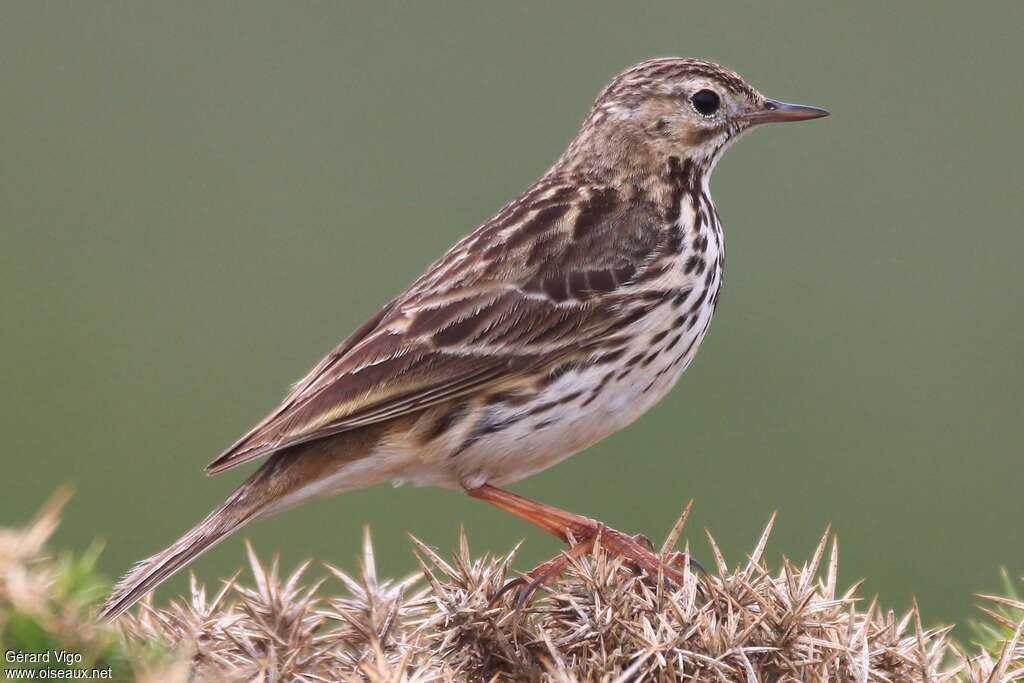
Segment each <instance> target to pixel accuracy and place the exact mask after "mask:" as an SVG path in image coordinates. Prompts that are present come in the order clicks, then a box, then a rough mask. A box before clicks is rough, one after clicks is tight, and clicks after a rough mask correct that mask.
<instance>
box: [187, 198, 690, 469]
mask: <svg viewBox="0 0 1024 683" xmlns="http://www.w3.org/2000/svg"><path fill="white" fill-rule="evenodd" d="M609 193H612V191H611V190H607V191H601V190H594V189H591V190H589V191H585V190H578V189H575V186H570V185H562V186H558V185H549V186H545V185H543V184H539V185H537V186H534V188H531V190H529V191H527V192H526V193H524V194H523V195H522V196H521V197H520V198H519V199H517V200H516V201H514V202H512V203H511V204H509V205H508V206H507V207H506V208H505V209H503V210H502V212H500V213H499V214H498V215H497V216H495V217H494V218H493V219H491V220H490V221H488V222H487V223H484V224H483V225H482V226H480V227H479V228H478V229H477V230H476V231H474V232H473V233H471V234H470V235H469V236H467V237H466V238H465V239H463V240H462V241H461V242H459V243H458V244H456V245H455V246H454V247H453V248H452V249H451V250H450V251H449V252H448V253H447V254H445V255H444V256H443V257H442V258H441V259H439V260H438V261H437V262H436V263H435V264H434V265H433V266H431V267H430V268H429V269H428V270H427V272H426V273H424V274H423V276H421V277H420V279H419V280H417V281H416V282H415V283H414V284H413V285H412V286H411V287H410V288H409V289H408V290H407V291H406V292H405V293H403V294H402V295H400V296H399V297H397V298H396V299H395V300H393V301H392V302H391V303H389V304H388V305H387V306H386V307H385V308H384V309H383V310H382V311H381V312H380V313H378V314H377V315H376V316H375V317H374V318H373V319H371V320H370V321H369V322H367V323H366V324H365V325H363V327H361V328H360V329H359V330H357V331H356V332H355V333H354V334H353V335H352V336H351V337H350V338H349V339H347V340H346V341H345V342H343V343H342V344H341V345H340V346H339V347H338V348H337V349H335V350H334V351H333V352H331V353H330V354H329V355H328V356H327V357H326V358H324V359H323V360H322V361H321V362H320V363H319V364H318V365H317V366H316V367H315V368H314V369H313V370H312V372H310V374H309V375H307V376H306V377H305V378H304V379H302V380H301V381H300V382H298V383H297V384H296V385H295V386H294V387H293V389H292V390H291V392H290V393H289V394H288V395H287V396H286V397H285V399H284V401H283V402H282V403H281V405H280V406H278V408H277V409H275V410H274V411H273V412H272V413H271V414H270V415H268V416H267V417H266V418H265V419H264V420H263V421H262V422H260V423H259V424H258V425H256V427H254V428H253V429H252V430H251V431H250V432H249V433H248V434H246V435H245V436H244V437H242V438H241V439H240V440H239V441H238V442H237V443H235V444H234V445H233V446H231V448H229V449H228V450H227V451H225V452H224V453H223V454H222V455H221V456H220V457H218V458H217V459H216V460H214V461H213V462H212V463H210V465H209V466H208V467H207V472H210V473H215V472H221V471H223V470H226V469H229V468H231V467H234V466H236V465H240V464H242V463H245V462H248V461H250V460H253V459H255V458H258V457H261V456H263V455H266V454H268V453H272V452H274V451H277V450H280V449H283V448H287V447H290V446H295V445H298V444H302V443H306V442H309V441H313V440H316V439H321V438H324V437H327V436H331V435H334V434H338V433H340V432H344V431H348V430H351V429H354V428H357V427H361V426H364V425H368V424H371V423H375V422H380V421H383V420H387V419H390V418H393V417H397V416H400V415H404V414H407V413H411V412H414V411H417V410H421V409H423V408H426V407H428V406H431V405H435V404H437V403H441V402H443V401H447V400H450V399H452V398H454V397H457V396H461V395H465V394H468V393H472V392H475V391H478V390H480V389H481V388H484V387H486V386H488V385H490V384H494V383H497V382H499V381H502V380H504V379H507V378H508V377H509V376H510V375H512V376H514V375H516V374H519V373H523V372H536V371H538V369H543V368H544V367H548V366H550V365H551V364H553V363H555V362H558V361H559V359H563V358H565V357H566V356H567V355H572V354H578V353H581V352H583V351H585V350H586V348H587V346H588V345H591V344H593V343H594V342H596V341H598V340H600V339H602V338H604V337H607V336H608V335H612V334H615V332H616V329H617V328H616V323H621V321H623V320H627V323H626V324H628V314H627V313H626V312H624V307H623V301H624V296H623V292H622V290H623V289H625V288H627V287H629V286H631V285H634V284H636V283H639V282H642V281H643V280H645V279H648V278H651V277H656V276H657V275H658V274H660V272H661V270H663V268H664V264H663V262H662V261H661V260H660V259H659V258H658V257H659V256H660V255H663V254H664V253H666V252H668V251H671V250H675V251H678V250H679V241H680V240H681V237H679V236H678V234H677V233H674V232H673V231H672V230H666V229H665V228H664V224H665V223H664V218H663V217H662V216H661V215H659V214H658V212H656V211H654V210H653V208H652V207H643V206H638V205H624V204H623V203H620V202H618V201H617V200H616V198H615V197H614V196H613V194H609ZM620 327H621V324H620Z"/></svg>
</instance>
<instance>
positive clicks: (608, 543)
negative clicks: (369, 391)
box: [466, 484, 683, 606]
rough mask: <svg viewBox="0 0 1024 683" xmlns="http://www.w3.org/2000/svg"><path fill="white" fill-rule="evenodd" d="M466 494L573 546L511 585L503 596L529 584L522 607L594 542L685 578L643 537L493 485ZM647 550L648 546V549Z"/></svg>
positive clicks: (672, 578) (652, 569) (655, 571)
mask: <svg viewBox="0 0 1024 683" xmlns="http://www.w3.org/2000/svg"><path fill="white" fill-rule="evenodd" d="M466 493H468V494H469V495H471V496H473V497H474V498H479V499H480V500H484V501H487V502H488V503H490V504H491V505H496V506H497V507H499V508H501V509H502V510H506V511H508V512H511V513H512V514H513V515H515V516H517V517H520V518H522V519H525V520H526V521H527V522H530V523H531V524H535V525H536V526H539V527H540V528H541V529H544V530H545V531H547V532H549V533H551V534H553V535H555V536H557V537H558V538H560V539H562V540H563V541H565V542H566V543H568V544H569V545H570V548H569V550H568V551H567V552H565V553H562V554H561V555H559V556H558V557H556V558H554V559H551V560H548V561H547V562H545V563H544V564H542V565H540V566H538V567H537V568H535V569H533V570H532V571H530V572H528V573H527V575H526V576H527V579H525V580H523V579H520V580H516V581H513V582H511V583H509V584H507V585H506V586H505V587H504V588H503V589H502V591H501V592H502V593H504V592H505V591H507V590H508V589H510V588H511V587H513V586H516V585H522V584H525V589H524V590H523V592H522V594H520V596H519V601H518V603H519V606H522V605H523V604H524V603H525V602H527V601H528V600H529V598H530V596H531V595H532V594H533V593H534V592H535V591H536V590H537V589H538V588H540V587H541V586H544V585H547V584H549V583H551V582H552V581H554V580H555V578H556V577H557V576H558V575H559V574H561V572H562V570H563V569H565V567H566V566H567V565H568V563H569V558H571V557H579V556H580V555H583V554H584V553H588V552H590V551H591V550H592V549H593V548H594V543H595V542H596V541H597V539H598V538H600V539H601V548H602V549H604V550H605V551H607V552H609V553H612V554H613V555H619V556H621V557H623V558H624V559H625V560H626V561H627V562H628V563H629V564H631V565H633V566H634V567H637V568H639V569H642V570H644V571H646V572H647V573H648V574H651V575H653V576H657V575H658V572H661V573H662V575H663V576H664V577H665V578H666V579H669V580H670V581H672V582H674V583H676V584H678V585H680V586H681V585H682V584H683V575H682V574H681V573H680V572H678V571H677V570H675V569H673V568H672V567H669V566H668V565H666V564H665V563H664V562H662V561H661V560H660V559H658V556H657V555H655V554H654V553H653V552H651V550H649V549H648V548H649V547H650V541H649V540H648V539H647V538H646V537H643V536H637V537H634V536H630V535H628V534H624V533H622V532H621V531H616V530H615V529H612V528H610V527H608V526H606V525H604V524H602V523H601V522H598V521H597V520H593V519H590V518H588V517H584V516H582V515H577V514H573V513H571V512H566V511H565V510H560V509H559V508H556V507H552V506H550V505H545V504H544V503H538V502H537V501H535V500H530V499H529V498H524V497H523V496H520V495H516V494H515V493H511V492H509V491H505V490H503V489H499V488H497V487H495V486H491V485H490V484H484V485H483V486H480V487H477V488H474V489H466ZM645 545H646V546H647V547H644V546H645Z"/></svg>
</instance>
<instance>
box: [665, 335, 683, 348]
mask: <svg viewBox="0 0 1024 683" xmlns="http://www.w3.org/2000/svg"><path fill="white" fill-rule="evenodd" d="M682 338H683V333H682V332H680V333H679V334H677V335H676V336H674V337H672V338H671V339H669V340H668V344H666V345H665V350H666V351H671V350H672V349H673V348H675V345H676V344H678V343H679V340H680V339H682Z"/></svg>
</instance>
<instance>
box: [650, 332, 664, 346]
mask: <svg viewBox="0 0 1024 683" xmlns="http://www.w3.org/2000/svg"><path fill="white" fill-rule="evenodd" d="M666 336H668V330H662V331H661V332H659V333H658V334H656V335H654V336H653V337H651V346H654V345H655V344H657V343H658V342H660V341H661V340H662V339H664V338H665V337H666Z"/></svg>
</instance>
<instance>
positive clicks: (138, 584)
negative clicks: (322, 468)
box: [100, 466, 269, 620]
mask: <svg viewBox="0 0 1024 683" xmlns="http://www.w3.org/2000/svg"><path fill="white" fill-rule="evenodd" d="M268 469H269V468H267V467H266V466H264V468H261V470H259V471H257V472H256V473H255V474H254V475H253V476H252V477H251V478H250V479H249V480H248V481H246V482H245V483H244V484H242V486H240V487H239V488H238V490H236V491H235V492H234V493H233V494H231V496H230V497H229V498H228V499H227V500H226V501H225V502H224V504H223V505H221V506H220V507H219V508H217V509H216V510H214V511H213V512H211V513H210V514H209V515H207V516H206V519H204V520H203V521H202V522H200V523H199V524H197V525H196V526H195V527H193V528H192V529H191V530H190V531H189V532H188V533H186V534H185V535H184V536H182V537H181V538H179V539H178V540H177V541H175V542H174V544H173V545H171V546H170V547H169V548H167V549H166V550H164V551H162V552H159V553H157V554H156V555H153V556H152V557H148V558H146V559H145V560H142V561H141V562H139V563H137V564H136V565H135V566H134V567H132V568H131V570H130V571H129V572H128V573H127V574H126V575H125V576H124V578H123V579H121V580H120V581H119V582H118V583H117V585H116V586H114V592H113V593H112V594H111V596H110V598H108V599H107V603H106V604H105V605H104V606H103V611H102V612H100V619H103V620H110V619H114V618H115V617H117V616H118V615H120V614H121V613H123V612H125V611H126V610H128V608H130V607H131V606H132V605H134V604H135V603H136V602H137V601H138V600H139V599H140V598H142V597H143V596H144V595H146V593H148V592H150V591H151V590H153V589H154V588H156V587H157V586H159V585H160V584H161V583H163V582H164V581H166V580H167V579H168V578H170V577H171V576H172V575H173V574H174V573H175V572H177V571H178V570H179V569H181V568H182V567H184V566H185V565H187V564H189V563H190V562H192V560H194V559H196V558H197V557H199V556H200V555H202V554H203V553H204V552H206V551H207V550H209V549H210V548H212V547H213V546H215V545H216V544H217V543H219V542H220V541H222V540H224V539H225V538H227V537H228V536H229V535H231V533H232V532H234V531H237V530H238V529H240V528H241V527H243V526H245V525H246V524H247V523H249V522H250V521H252V520H253V519H255V518H256V517H258V516H259V515H260V513H261V512H262V511H263V509H264V507H266V501H267V498H266V496H262V495H256V494H258V493H260V491H259V489H261V488H263V487H262V486H261V484H262V483H263V482H264V481H265V479H266V475H267V474H268Z"/></svg>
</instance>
